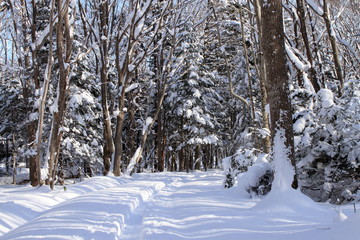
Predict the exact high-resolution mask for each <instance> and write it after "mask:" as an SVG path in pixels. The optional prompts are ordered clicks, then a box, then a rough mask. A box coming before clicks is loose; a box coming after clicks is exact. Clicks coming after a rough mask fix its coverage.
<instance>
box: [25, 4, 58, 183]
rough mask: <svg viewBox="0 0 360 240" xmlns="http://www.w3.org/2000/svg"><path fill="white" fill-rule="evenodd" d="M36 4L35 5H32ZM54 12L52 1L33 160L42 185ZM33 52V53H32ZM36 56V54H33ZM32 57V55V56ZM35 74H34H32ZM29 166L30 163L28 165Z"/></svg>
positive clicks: (37, 176)
mask: <svg viewBox="0 0 360 240" xmlns="http://www.w3.org/2000/svg"><path fill="white" fill-rule="evenodd" d="M34 4H36V3H34ZM54 11H55V1H52V5H51V10H50V21H49V26H50V29H49V35H48V36H49V38H50V43H49V56H48V63H47V66H46V69H45V76H44V84H43V86H42V88H41V96H40V104H39V110H38V112H39V117H38V127H37V132H36V148H37V151H36V159H35V165H36V173H35V175H36V177H35V179H37V180H38V184H40V185H41V184H43V183H42V180H41V155H42V134H43V128H44V126H43V124H44V113H45V103H46V98H47V93H48V89H49V84H50V78H51V71H52V66H53V63H54V59H53V47H52V45H53V38H52V35H53V29H54ZM34 51H36V50H34ZM34 51H33V52H34ZM35 56H36V54H35ZM33 57H34V55H33ZM35 61H37V59H35ZM34 74H35V73H34ZM34 77H38V76H36V75H34ZM30 166H31V163H30Z"/></svg>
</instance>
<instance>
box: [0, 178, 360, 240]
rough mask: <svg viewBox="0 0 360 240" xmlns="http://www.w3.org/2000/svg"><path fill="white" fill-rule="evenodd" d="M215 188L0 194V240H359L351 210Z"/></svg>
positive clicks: (292, 195) (95, 187) (126, 184)
mask: <svg viewBox="0 0 360 240" xmlns="http://www.w3.org/2000/svg"><path fill="white" fill-rule="evenodd" d="M222 180H223V175H222V172H220V171H213V172H195V173H189V174H187V173H156V174H150V173H142V174H137V175H134V176H133V177H120V178H114V177H95V178H91V179H88V180H86V181H83V182H80V183H76V184H72V185H70V184H68V185H67V186H66V189H65V188H63V187H57V188H56V190H54V191H51V190H49V188H48V187H47V186H42V187H40V188H32V187H30V186H28V185H27V186H10V185H7V186H1V187H0V239H3V240H5V239H27V240H28V239H69V240H70V239H72V240H73V239H75V240H76V239H84V240H87V239H99V240H104V239H111V240H112V239H125V240H135V239H137V240H138V239H146V240H150V239H154V240H155V239H156V240H175V239H218V240H222V239H226V240H231V239H234V240H235V239H236V240H298V239H299V240H300V239H301V240H304V239H305V240H312V239H314V240H315V239H316V240H319V239H326V240H332V239H333V240H339V239H341V240H347V239H348V240H356V239H359V236H360V227H359V226H360V214H359V213H358V214H354V210H353V206H351V205H349V206H343V207H341V209H340V208H339V207H334V206H331V205H328V204H319V203H314V202H312V201H311V200H310V199H308V198H307V197H305V196H304V195H302V194H300V193H299V192H297V191H293V190H287V191H282V192H280V191H278V192H276V191H273V192H271V193H270V194H269V196H267V197H266V198H264V199H262V200H260V199H244V198H241V197H240V196H241V195H240V194H239V193H238V192H237V189H236V188H232V189H224V188H223V187H222ZM338 212H340V213H341V214H338ZM345 215H346V216H347V217H348V218H347V219H345V218H346V217H345Z"/></svg>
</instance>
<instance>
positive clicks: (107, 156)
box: [98, 0, 118, 176]
mask: <svg viewBox="0 0 360 240" xmlns="http://www.w3.org/2000/svg"><path fill="white" fill-rule="evenodd" d="M99 7H100V21H99V22H100V24H99V28H100V31H99V35H100V36H98V37H99V39H100V46H99V47H100V54H101V59H100V65H101V67H100V79H101V107H102V114H103V124H104V130H103V137H104V143H103V163H104V171H103V174H104V175H107V174H108V173H109V171H110V167H111V156H112V154H113V152H114V149H115V147H114V141H113V137H112V129H111V118H110V113H109V106H108V89H107V86H108V81H109V78H108V61H109V56H108V54H109V53H108V51H109V47H108V24H109V1H108V0H105V1H102V2H101V3H100V6H99ZM116 176H118V175H116Z"/></svg>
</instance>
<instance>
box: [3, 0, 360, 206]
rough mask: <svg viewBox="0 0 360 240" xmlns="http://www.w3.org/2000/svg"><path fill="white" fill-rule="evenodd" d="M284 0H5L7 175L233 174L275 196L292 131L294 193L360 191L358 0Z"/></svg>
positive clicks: (43, 180)
mask: <svg viewBox="0 0 360 240" xmlns="http://www.w3.org/2000/svg"><path fill="white" fill-rule="evenodd" d="M274 2H276V3H277V5H276V4H272V3H268V1H266V0H219V1H217V0H87V1H84V0H52V1H51V0H31V1H30V0H29V1H26V0H0V53H1V54H0V179H1V180H0V183H17V184H21V183H27V182H30V183H31V185H32V186H39V185H43V184H46V185H50V187H51V188H54V185H61V184H63V183H64V181H65V179H69V178H89V177H94V176H99V175H108V176H109V175H110V176H121V175H131V174H132V173H140V172H164V171H165V172H193V171H199V170H200V171H208V170H211V169H222V170H223V171H224V182H223V186H224V187H225V188H232V187H233V186H239V185H241V186H243V189H244V190H245V191H246V192H247V193H248V194H249V195H251V196H255V195H264V194H267V193H268V192H269V191H270V189H271V184H272V181H273V179H274V174H275V175H276V171H277V170H279V171H281V169H279V168H277V167H276V166H275V165H274V164H273V158H274V157H275V156H276V155H279V154H280V155H281V154H282V153H281V151H277V149H278V148H277V147H276V143H277V140H279V141H280V142H281V141H282V140H283V144H284V145H285V147H287V149H288V152H287V153H286V154H285V155H287V160H288V161H289V163H290V164H291V166H292V168H293V169H292V170H293V171H294V174H293V175H294V181H293V187H294V188H297V187H298V188H300V189H301V191H302V192H303V193H304V194H306V195H307V196H309V197H311V198H312V199H313V200H315V201H319V202H327V201H328V202H331V203H333V204H345V203H351V202H355V201H358V200H360V166H359V165H360V107H359V105H360V23H359V16H360V2H359V1H357V0H283V1H274ZM275 5H276V6H275ZM274 33H276V34H278V35H274ZM274 36H275V37H274ZM276 36H279V37H276ZM279 54H280V55H279ZM273 55H274V57H275V58H272V57H273ZM275 55H276V56H275ZM283 56H285V57H283ZM276 57H278V58H276ZM282 130H284V131H282ZM284 139H285V140H284ZM279 152H280V153H279ZM247 175H248V176H251V177H252V178H251V180H249V178H246V176H247ZM244 176H245V177H244ZM246 179H247V180H246Z"/></svg>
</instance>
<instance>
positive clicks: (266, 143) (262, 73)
mask: <svg viewBox="0 0 360 240" xmlns="http://www.w3.org/2000/svg"><path fill="white" fill-rule="evenodd" d="M254 4H255V16H256V23H257V30H258V32H259V36H260V38H261V36H262V28H261V6H260V3H259V0H254ZM258 45H259V52H260V54H259V67H258V76H259V82H260V90H261V115H262V127H263V128H265V129H269V130H270V126H269V116H268V113H267V112H266V105H267V104H268V95H267V90H266V67H265V59H264V54H263V46H262V43H261V40H260V41H259V43H258ZM270 150H271V140H270V136H265V137H264V138H263V151H264V152H265V153H270Z"/></svg>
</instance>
